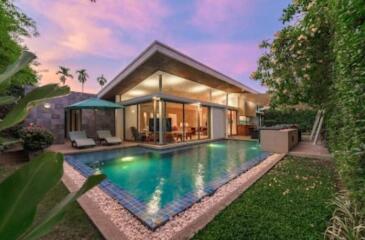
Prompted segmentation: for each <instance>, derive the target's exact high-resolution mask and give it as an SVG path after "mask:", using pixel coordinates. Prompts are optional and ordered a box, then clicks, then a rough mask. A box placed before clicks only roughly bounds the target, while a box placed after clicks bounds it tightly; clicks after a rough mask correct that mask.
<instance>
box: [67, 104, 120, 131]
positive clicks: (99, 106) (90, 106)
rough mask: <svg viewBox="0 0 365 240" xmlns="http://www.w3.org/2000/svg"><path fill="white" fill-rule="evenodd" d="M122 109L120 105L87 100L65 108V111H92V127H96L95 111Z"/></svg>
mask: <svg viewBox="0 0 365 240" xmlns="http://www.w3.org/2000/svg"><path fill="white" fill-rule="evenodd" d="M120 108H123V106H122V105H121V104H118V103H115V102H110V101H107V100H103V99H100V98H89V99H86V100H83V101H80V102H77V103H74V104H71V105H69V106H67V107H65V110H82V109H93V110H94V125H95V126H96V110H113V109H120Z"/></svg>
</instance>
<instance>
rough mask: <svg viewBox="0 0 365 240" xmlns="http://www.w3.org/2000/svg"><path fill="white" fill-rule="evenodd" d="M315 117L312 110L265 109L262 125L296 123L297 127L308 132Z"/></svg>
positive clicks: (314, 112)
mask: <svg viewBox="0 0 365 240" xmlns="http://www.w3.org/2000/svg"><path fill="white" fill-rule="evenodd" d="M315 117H316V111H314V110H295V109H283V110H271V109H270V110H267V111H265V115H264V121H263V125H264V126H268V127H270V126H273V125H277V124H298V125H299V129H301V130H302V131H303V132H310V131H311V130H312V126H313V123H314V119H315Z"/></svg>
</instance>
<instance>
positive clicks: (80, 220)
mask: <svg viewBox="0 0 365 240" xmlns="http://www.w3.org/2000/svg"><path fill="white" fill-rule="evenodd" d="M19 167H20V165H19V164H17V165H9V164H7V165H4V164H0V181H2V180H3V179H4V178H5V177H6V176H8V175H10V174H11V173H12V172H13V171H15V170H16V169H17V168H19ZM67 194H68V190H67V189H66V187H65V186H64V185H63V183H62V182H60V183H58V184H57V185H56V186H55V188H53V189H52V190H51V191H50V192H49V193H48V194H47V195H46V197H45V198H44V199H43V200H42V202H41V204H40V205H39V207H38V212H37V213H38V214H37V216H36V219H40V218H42V216H44V215H45V214H46V213H47V212H48V210H50V209H51V208H52V207H53V206H55V205H56V204H57V203H58V202H59V201H61V199H63V198H64V197H65V196H66V195H67ZM42 239H44V240H46V239H47V240H49V239H52V240H68V239H70V240H71V239H83V240H87V239H103V237H102V236H101V234H100V233H99V232H98V230H97V229H96V228H95V226H94V225H93V224H92V222H91V221H90V220H89V218H88V217H87V215H86V214H85V213H84V211H83V210H82V209H81V207H80V206H79V205H78V203H74V204H72V205H71V206H70V207H69V208H68V209H67V212H66V214H65V217H64V219H63V220H62V222H61V223H59V224H58V225H57V226H56V227H55V228H54V229H53V231H52V232H51V233H49V234H48V235H46V236H44V237H43V238H42Z"/></svg>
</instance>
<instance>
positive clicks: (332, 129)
mask: <svg viewBox="0 0 365 240" xmlns="http://www.w3.org/2000/svg"><path fill="white" fill-rule="evenodd" d="M282 20H283V23H285V24H286V25H285V26H284V27H283V29H282V30H281V31H280V32H278V33H277V34H276V37H275V39H274V40H273V41H271V42H268V43H265V44H263V47H265V48H266V50H267V51H266V53H265V54H264V55H263V56H262V57H261V58H260V60H259V66H258V69H257V71H256V72H254V73H253V74H252V77H253V78H254V79H257V80H261V81H262V82H263V83H264V84H265V85H267V86H268V88H269V90H270V92H271V93H272V99H273V105H279V106H286V105H291V104H297V103H307V104H309V105H310V106H312V107H313V108H314V109H317V108H321V109H324V110H325V111H326V116H325V117H326V119H325V126H326V132H327V138H328V139H327V142H328V145H329V147H330V150H331V152H332V154H333V155H334V157H335V160H336V162H337V166H338V171H339V173H340V175H341V178H342V180H343V181H344V182H345V183H346V187H347V188H348V189H349V190H350V192H351V193H352V195H351V196H352V199H356V200H357V201H358V203H360V207H362V209H364V212H365V127H364V126H365V121H364V119H365V48H364V41H365V4H364V1H363V0H352V1H349V0H321V1H318V0H317V1H314V0H295V1H293V3H292V4H291V5H290V6H289V7H288V8H287V9H286V10H284V14H283V17H282Z"/></svg>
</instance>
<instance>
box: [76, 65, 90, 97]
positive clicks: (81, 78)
mask: <svg viewBox="0 0 365 240" xmlns="http://www.w3.org/2000/svg"><path fill="white" fill-rule="evenodd" d="M76 73H77V74H78V76H77V79H78V80H79V82H80V83H81V89H82V90H81V91H82V92H84V84H85V82H86V81H87V79H88V78H89V75H88V74H87V73H86V69H80V70H77V71H76Z"/></svg>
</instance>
